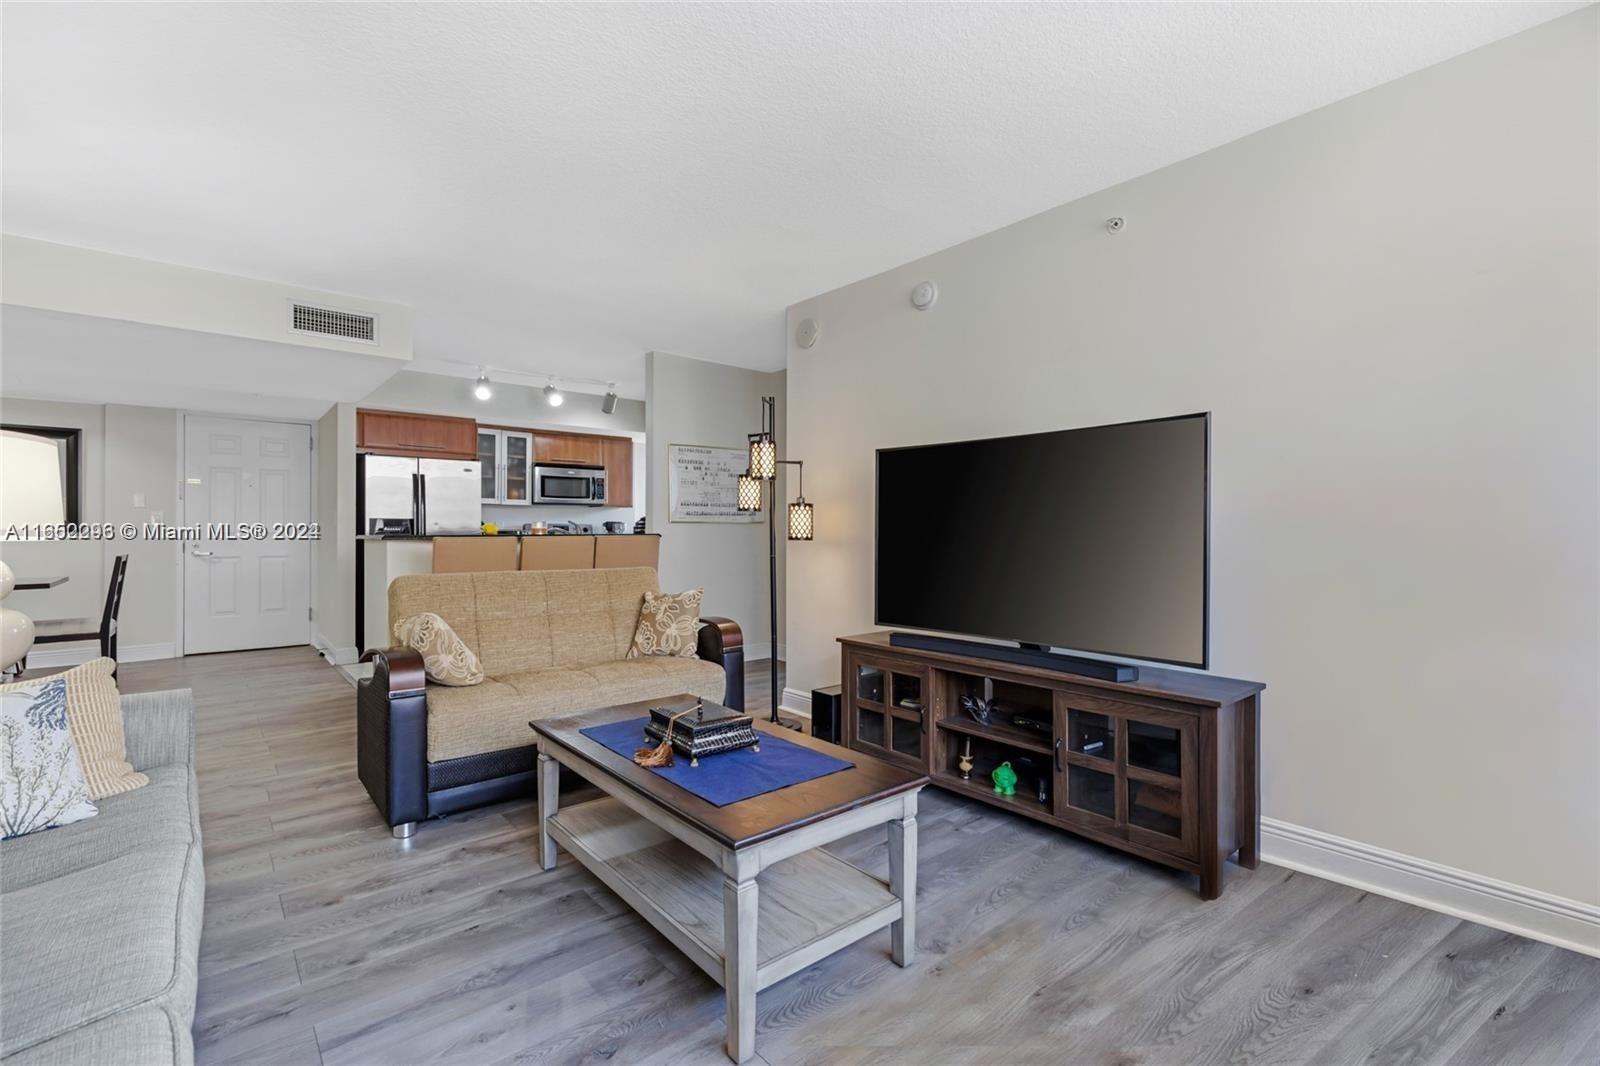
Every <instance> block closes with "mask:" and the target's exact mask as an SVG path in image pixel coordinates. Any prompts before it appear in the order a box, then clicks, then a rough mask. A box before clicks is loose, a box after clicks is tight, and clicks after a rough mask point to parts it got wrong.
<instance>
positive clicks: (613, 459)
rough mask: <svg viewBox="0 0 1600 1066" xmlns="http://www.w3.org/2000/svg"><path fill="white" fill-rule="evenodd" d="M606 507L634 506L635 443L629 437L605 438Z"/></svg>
mask: <svg viewBox="0 0 1600 1066" xmlns="http://www.w3.org/2000/svg"><path fill="white" fill-rule="evenodd" d="M603 454H604V456H605V468H606V505H607V506H609V507H632V506H633V441H632V440H631V439H630V438H628V437H606V438H604V449H603Z"/></svg>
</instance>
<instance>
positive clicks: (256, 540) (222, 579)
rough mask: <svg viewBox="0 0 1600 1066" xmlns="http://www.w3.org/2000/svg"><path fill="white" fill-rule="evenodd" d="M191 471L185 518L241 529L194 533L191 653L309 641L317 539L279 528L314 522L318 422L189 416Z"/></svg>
mask: <svg viewBox="0 0 1600 1066" xmlns="http://www.w3.org/2000/svg"><path fill="white" fill-rule="evenodd" d="M184 478H185V481H186V484H185V485H184V494H183V523H184V525H186V526H202V527H211V528H214V527H215V526H219V525H226V526H227V527H228V528H229V530H230V531H231V532H232V533H233V534H234V537H233V539H227V538H224V537H219V536H217V535H216V534H215V533H212V534H211V535H209V536H206V537H202V538H198V539H190V540H186V541H184V545H183V595H184V601H183V602H184V606H183V650H184V654H186V655H192V654H195V653H199V652H210V651H238V650H240V649H242V648H275V647H281V646H284V645H288V644H306V643H308V642H309V641H310V639H311V620H310V615H311V541H309V540H307V539H291V538H289V537H287V536H284V537H277V536H274V535H273V534H274V533H276V532H279V531H280V530H279V529H277V528H275V527H282V526H287V527H289V528H290V529H292V528H293V527H296V526H302V525H306V524H309V523H310V521H311V427H310V426H304V425H294V424H292V423H285V422H254V421H250V420H249V419H235V418H205V417H201V416H196V415H189V416H187V417H186V418H185V419H184ZM263 531H264V532H265V534H266V535H265V536H264V537H263V536H258V534H259V533H261V532H263ZM333 532H334V531H333V530H329V531H328V533H329V535H332V534H333Z"/></svg>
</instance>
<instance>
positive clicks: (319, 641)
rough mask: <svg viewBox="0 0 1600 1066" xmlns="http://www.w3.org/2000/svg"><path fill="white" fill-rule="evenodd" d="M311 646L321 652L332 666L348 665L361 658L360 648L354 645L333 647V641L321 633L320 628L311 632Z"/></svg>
mask: <svg viewBox="0 0 1600 1066" xmlns="http://www.w3.org/2000/svg"><path fill="white" fill-rule="evenodd" d="M311 646H312V647H313V648H316V649H317V650H318V651H320V652H321V653H322V657H323V658H324V659H327V660H328V662H330V663H332V664H333V665H334V666H349V665H350V664H351V663H354V662H355V661H356V660H358V659H360V658H361V649H360V648H356V647H349V648H340V647H335V646H334V644H333V642H332V641H330V640H329V639H328V638H327V637H326V636H324V635H323V634H322V631H321V630H320V629H318V630H313V631H312V633H311Z"/></svg>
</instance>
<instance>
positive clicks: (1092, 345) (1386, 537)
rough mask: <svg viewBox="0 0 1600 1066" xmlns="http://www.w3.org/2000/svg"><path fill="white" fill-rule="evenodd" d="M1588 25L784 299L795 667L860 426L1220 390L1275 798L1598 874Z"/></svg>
mask: <svg viewBox="0 0 1600 1066" xmlns="http://www.w3.org/2000/svg"><path fill="white" fill-rule="evenodd" d="M1597 16H1600V11H1597V9H1596V8H1588V9H1586V10H1584V11H1581V12H1579V13H1577V14H1574V15H1571V16H1568V17H1566V18H1563V19H1560V20H1558V21H1555V22H1552V23H1549V24H1547V25H1544V26H1541V27H1539V28H1537V29H1534V30H1531V31H1528V32H1527V33H1524V34H1521V35H1519V36H1517V37H1513V38H1510V39H1508V40H1505V41H1503V42H1500V43H1497V44H1494V45H1492V46H1489V47H1487V48H1484V49H1481V50H1479V51H1476V52H1472V53H1469V54H1467V55H1465V56H1462V57H1460V58H1457V59H1453V60H1451V61H1449V62H1446V63H1443V64H1441V65H1439V66H1436V67H1433V68H1430V69H1427V70H1424V71H1422V72H1420V73H1418V74H1415V75H1413V76H1410V77H1407V78H1404V79H1402V80H1400V81H1397V82H1394V83H1391V84H1388V85H1385V86H1381V87H1379V88H1377V89H1374V90H1372V91H1370V92H1366V93H1363V94H1361V95H1359V96H1356V97H1354V98H1351V99H1349V100H1345V101H1342V102H1340V103H1338V104H1335V105H1333V106H1330V107H1327V108H1325V109H1323V110H1320V111H1316V112H1313V113H1311V114H1309V115H1306V116H1303V117H1301V118H1298V119H1295V120H1293V121H1290V122H1287V123H1285V124H1283V125H1280V126H1277V127H1274V128H1272V129H1269V130H1266V131H1263V132H1261V133H1259V134H1256V135H1254V136H1251V137H1248V138H1246V139H1244V140H1241V141H1238V142H1235V143H1233V144H1230V145H1227V146H1225V147H1222V148H1219V149H1217V150H1215V151H1213V152H1210V153H1207V154H1205V155H1202V156H1199V157H1197V158H1194V159H1190V160H1187V161H1185V162H1182V163H1179V164H1177V165H1175V166H1172V167H1168V168H1166V169H1164V170H1161V171H1158V172H1156V173H1153V174H1149V175H1146V176H1144V177H1140V178H1138V179H1135V180H1133V181H1130V182H1127V183H1125V184H1123V185H1120V186H1117V187H1114V188H1112V189H1109V190H1107V191H1105V192H1103V193H1098V194H1096V195H1093V196H1090V197H1087V198H1085V199H1082V200H1078V201H1075V202H1073V203H1070V204H1067V205H1065V206H1063V207H1060V208H1056V209H1054V210H1052V211H1049V212H1046V213H1045V214H1042V215H1039V216H1037V217H1034V218H1031V219H1028V220H1026V221H1024V222H1021V223H1018V224H1016V225H1014V226H1011V227H1008V228H1007V229H1004V230H1001V231H998V232H996V233H992V234H989V235H986V236H983V237H980V238H977V239H976V240H973V241H970V242H967V243H965V244H962V245H959V246H957V247H955V248H951V249H948V250H946V251H943V252H939V253H937V254H935V255H932V256H929V257H927V258H926V259H922V260H919V261H917V262H915V263H910V264H907V265H905V266H903V267H899V268H897V269H894V270H891V271H889V272H887V273H885V274H882V275H879V276H877V277H874V278H869V279H867V280H864V281H861V282H858V283H856V284H853V285H849V286H846V287H845V288H842V289H839V290H837V291H835V292H831V293H828V294H826V295H823V296H819V297H817V298H815V299H812V300H808V301H805V302H803V303H800V304H796V305H795V306H793V307H792V308H790V310H789V320H790V327H791V328H790V333H791V336H792V332H793V325H794V324H795V323H796V322H797V321H798V320H799V319H801V318H804V317H807V316H814V317H816V318H817V319H818V320H819V321H820V322H821V323H822V327H823V328H822V339H821V340H820V341H819V342H818V344H817V346H816V347H815V348H814V349H812V350H810V351H803V350H800V349H798V348H793V347H791V349H790V351H789V354H788V359H789V403H790V411H789V426H790V445H791V448H792V450H793V451H794V452H796V453H797V454H804V456H805V458H806V459H807V472H808V474H810V475H811V476H810V477H808V478H807V486H806V487H807V490H808V495H810V496H812V497H814V498H815V500H816V502H817V507H818V513H819V515H826V520H825V521H823V522H821V523H819V533H818V536H819V538H820V539H819V541H818V542H817V543H815V544H812V545H808V546H806V548H805V550H803V551H802V550H796V551H795V552H794V553H793V555H792V558H791V567H792V571H791V573H792V587H793V588H794V589H795V590H796V593H797V594H796V595H795V596H793V597H792V598H791V600H790V604H789V609H788V621H789V653H790V654H789V660H790V671H791V673H790V678H791V679H790V681H789V684H790V685H791V686H792V687H795V688H800V689H805V688H809V687H811V686H812V685H817V684H825V683H836V682H837V681H838V657H837V652H836V649H835V645H834V638H835V637H836V636H838V635H839V634H842V633H849V632H855V631H860V630H866V629H869V628H871V627H872V623H873V618H872V594H871V589H872V536H873V529H872V491H873V450H874V449H875V448H877V447H881V446H886V445H899V444H913V443H921V442H928V441H940V440H954V439H961V438H966V437H977V436H991V435H999V434H1006V433H1018V432H1027V431H1037V430H1049V429H1058V428H1063V427H1069V426H1081V425H1091V424H1096V423H1106V422H1114V421H1122V420H1128V419H1138V418H1148V417H1152V416H1160V415H1170V414H1175V413H1183V412H1191V411H1204V410H1209V411H1211V412H1213V438H1212V449H1213V450H1212V477H1213V483H1212V554H1211V563H1212V574H1211V589H1212V605H1211V622H1212V636H1211V640H1212V644H1211V650H1212V656H1213V660H1212V661H1213V668H1214V669H1215V670H1216V671H1217V672H1219V673H1223V674H1235V675H1240V676H1245V677H1251V678H1259V679H1261V680H1263V681H1265V682H1266V683H1267V686H1268V687H1267V691H1266V699H1265V704H1264V724H1263V730H1264V732H1263V741H1262V745H1263V759H1264V770H1263V776H1264V808H1265V814H1266V815H1268V816H1270V817H1273V818H1277V819H1283V820H1286V821H1288V822H1292V823H1297V824H1298V825H1301V826H1307V827H1311V828H1313V829H1317V830H1321V831H1324V832H1327V833H1332V834H1336V835H1338V836H1342V837H1346V838H1351V839H1354V840H1357V841H1361V842H1365V843H1367V844H1370V845H1376V846H1379V847H1383V848H1388V849H1392V850H1394V851H1398V852H1402V853H1405V854H1407V855H1412V856H1418V857H1421V858H1423V859H1426V860H1431V861H1433V862H1436V863H1442V864H1446V865H1449V866H1452V867H1457V868H1461V869H1465V870H1468V871H1472V872H1474V873H1478V874H1482V875H1486V876H1488V877H1492V878H1498V879H1501V880H1503V881H1508V882H1511V883H1513V884H1516V885H1522V886H1528V887H1531V888H1534V889H1537V890H1542V891H1544V892H1548V893H1553V894H1555V895H1558V896H1562V897H1566V898H1568V899H1575V900H1581V901H1585V902H1587V903H1589V904H1594V903H1597V902H1600V801H1597V793H1596V785H1595V757H1596V752H1597V751H1600V714H1597V711H1596V707H1597V703H1600V699H1597V696H1600V693H1597V683H1596V682H1597V679H1596V666H1595V654H1596V647H1597V646H1600V632H1597V619H1596V582H1597V567H1596V544H1597V542H1600V526H1597V520H1596V483H1597V475H1600V464H1597V450H1600V446H1597V445H1600V442H1597V430H1596V425H1597V374H1596V366H1597V349H1600V337H1597V327H1596V321H1597V311H1600V308H1597V297H1596V293H1597V290H1600V269H1597V255H1600V249H1597V215H1596V189H1597V187H1600V174H1597V164H1596V159H1597V147H1600V146H1597V133H1596V130H1597V119H1600V115H1597V107H1596V98H1597V76H1596V42H1597V39H1600V33H1597V30H1600V27H1597ZM1113 215H1121V216H1125V217H1126V219H1127V227H1126V229H1125V230H1124V231H1123V232H1122V233H1120V234H1118V235H1115V236H1112V235H1109V234H1108V233H1107V232H1106V230H1105V228H1104V221H1105V219H1106V218H1107V217H1109V216H1113ZM924 278H931V279H933V280H935V281H937V282H938V284H939V286H940V290H941V294H940V297H939V301H938V303H937V304H936V305H935V306H934V307H933V308H932V309H931V310H929V311H927V312H925V313H924V312H917V311H915V310H913V309H912V308H911V307H910V305H909V302H908V298H907V297H908V294H909V292H910V290H911V287H912V286H913V284H915V283H916V282H918V281H920V280H922V279H924ZM981 517H982V516H980V515H973V516H968V515H942V514H939V513H938V512H937V509H936V508H935V511H934V513H933V514H932V515H931V516H930V519H931V520H937V521H963V520H968V519H978V518H981ZM799 590H804V593H803V594H800V592H799Z"/></svg>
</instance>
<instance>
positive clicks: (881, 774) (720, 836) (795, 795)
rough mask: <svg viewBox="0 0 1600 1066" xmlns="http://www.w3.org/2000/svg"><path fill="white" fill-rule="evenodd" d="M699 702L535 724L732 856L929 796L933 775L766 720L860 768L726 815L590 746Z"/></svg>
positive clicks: (781, 732) (758, 799)
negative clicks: (893, 799)
mask: <svg viewBox="0 0 1600 1066" xmlns="http://www.w3.org/2000/svg"><path fill="white" fill-rule="evenodd" d="M693 699H694V697H693V696H692V695H690V694H688V693H684V694H682V695H680V696H672V697H668V698H667V699H655V700H640V701H639V702H638V703H624V704H620V705H618V706H615V707H601V708H599V709H597V710H593V711H585V712H583V713H582V714H571V715H566V716H564V717H561V718H546V719H542V720H539V721H534V722H529V723H528V724H529V725H531V726H532V727H533V729H534V731H535V732H536V733H538V734H539V735H540V736H541V737H543V738H545V739H546V740H548V741H550V742H551V743H554V744H558V745H560V746H561V747H563V748H565V749H566V750H567V751H569V752H572V753H573V754H575V755H578V756H580V757H581V758H583V759H584V760H585V761H586V762H589V763H592V764H593V765H594V766H596V767H598V768H599V769H601V770H604V771H605V772H606V773H607V774H608V775H609V776H611V777H614V778H616V779H617V780H619V781H621V782H623V783H624V784H626V785H628V786H629V787H630V788H632V789H633V790H634V791H636V792H638V793H640V794H641V795H643V796H646V797H648V798H649V799H650V800H651V801H652V802H655V803H658V804H660V805H661V806H662V807H664V808H666V809H667V810H669V811H671V812H672V813H673V814H675V815H677V816H678V817H680V818H682V819H683V820H684V821H686V822H689V823H690V824H691V825H693V826H694V827H695V828H697V829H699V830H700V831H701V832H703V833H705V834H706V835H707V836H709V837H711V838H712V839H713V840H715V841H717V842H718V843H719V844H722V845H724V846H725V847H730V848H743V847H748V846H749V845H751V844H759V843H761V842H762V841H763V840H767V839H770V838H771V837H774V836H777V835H779V834H781V833H786V832H788V831H789V830H791V829H798V828H800V827H801V826H803V825H809V824H810V823H812V822H816V821H820V820H822V819H824V818H829V817H832V816H833V815H836V814H840V813H842V812H844V811H847V810H850V809H851V808H853V807H859V806H861V805H863V804H866V803H872V802H874V801H875V800H881V799H886V798H888V797H889V796H895V795H899V794H900V793H902V792H909V791H911V790H913V789H918V788H921V787H922V786H924V785H926V784H927V783H928V777H927V775H926V774H920V773H917V772H915V771H912V770H902V769H901V768H900V767H898V766H895V765H893V764H891V763H887V762H884V761H883V760H882V759H876V758H873V757H872V756H870V755H863V754H862V753H860V752H858V751H850V750H848V749H846V748H842V747H840V746H839V745H837V744H829V743H828V742H827V741H825V740H818V739H816V738H815V737H811V736H807V735H806V734H804V733H796V732H794V731H792V730H788V729H784V728H783V727H781V726H774V725H772V724H770V723H768V722H763V721H759V720H758V721H757V722H756V728H757V729H759V730H761V731H762V732H764V733H770V734H772V735H773V736H776V737H781V738H783V739H784V740H787V741H789V742H790V743H791V744H799V745H800V746H802V747H806V748H812V749H814V750H816V751H820V752H823V753H825V754H828V755H832V756H834V757H835V758H839V759H843V760H845V761H847V762H852V763H854V764H855V765H854V766H853V767H851V768H850V769H848V770H840V771H839V772H838V773H835V774H828V775H827V776H825V777H818V778H815V779H813V780H811V781H805V782H802V783H800V784H798V785H790V786H788V787H787V788H780V789H778V790H777V791H775V792H768V793H766V794H764V795H760V796H752V797H751V798H750V799H747V800H740V801H739V802H738V803H730V804H728V805H727V806H726V807H718V806H716V805H715V804H713V803H707V802H706V801H705V800H703V799H701V798H700V797H699V796H696V795H694V794H693V793H691V792H689V791H687V790H686V789H682V788H679V787H678V786H677V785H675V784H673V783H672V782H671V781H668V780H666V779H664V778H662V777H661V776H660V775H658V774H655V773H653V772H651V771H650V770H647V769H645V768H644V767H642V766H637V765H635V764H634V762H633V760H632V759H629V758H626V757H625V756H621V755H618V754H617V753H616V752H614V751H612V750H611V749H610V748H608V747H606V746H605V745H604V744H600V743H598V742H596V741H593V740H590V739H589V738H588V737H586V736H584V735H583V734H582V733H581V732H580V730H583V729H588V728H589V727H591V726H597V725H605V724H606V723H607V722H618V721H624V720H626V719H629V718H642V717H644V716H646V715H648V714H649V713H650V708H651V707H660V706H664V705H665V706H671V705H674V704H681V703H683V702H687V701H690V700H693ZM645 743H646V741H645V738H644V736H643V735H642V734H641V736H640V738H639V746H640V747H643V746H644V745H645ZM679 758H682V756H679ZM715 765H716V762H715V757H714V756H713V757H711V758H709V759H705V760H702V761H701V763H700V768H701V769H703V770H706V771H709V772H713V773H714V772H715V769H714V768H715Z"/></svg>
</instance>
